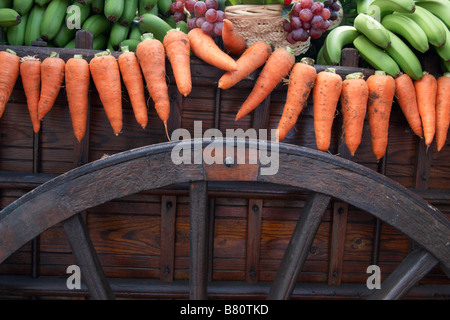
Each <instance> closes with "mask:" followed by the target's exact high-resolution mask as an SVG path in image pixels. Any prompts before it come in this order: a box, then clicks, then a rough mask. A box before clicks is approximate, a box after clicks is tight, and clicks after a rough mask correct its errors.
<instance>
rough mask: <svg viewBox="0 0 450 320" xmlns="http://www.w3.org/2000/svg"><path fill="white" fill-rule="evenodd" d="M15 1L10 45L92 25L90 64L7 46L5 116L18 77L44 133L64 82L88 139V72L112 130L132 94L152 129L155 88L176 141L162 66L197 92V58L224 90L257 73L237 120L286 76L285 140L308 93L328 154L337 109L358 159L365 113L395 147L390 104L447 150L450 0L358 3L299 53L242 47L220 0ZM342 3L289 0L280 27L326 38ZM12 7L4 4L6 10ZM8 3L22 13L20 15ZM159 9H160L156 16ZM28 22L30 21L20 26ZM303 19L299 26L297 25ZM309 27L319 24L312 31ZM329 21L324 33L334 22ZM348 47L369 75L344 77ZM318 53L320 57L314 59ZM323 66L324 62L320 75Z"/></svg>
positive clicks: (9, 17) (143, 122)
mask: <svg viewBox="0 0 450 320" xmlns="http://www.w3.org/2000/svg"><path fill="white" fill-rule="evenodd" d="M335 3H337V4H336V5H335ZM14 4H16V7H15V8H0V25H3V26H6V27H5V28H6V31H9V32H6V33H4V34H6V36H7V40H8V38H10V39H9V41H11V42H10V43H11V44H12V45H13V44H14V45H29V44H30V43H31V42H33V41H35V40H36V39H44V40H46V41H48V44H49V45H54V44H59V45H64V47H67V48H69V47H74V46H75V40H74V35H75V33H76V32H75V31H74V30H73V29H70V28H69V25H70V24H72V23H79V24H80V25H81V28H82V29H84V30H89V31H90V32H91V33H92V35H93V46H94V49H95V50H97V51H100V52H97V53H96V54H95V56H94V57H93V58H92V59H91V60H90V62H89V63H88V61H87V60H85V59H84V58H83V56H80V55H76V56H74V57H72V58H71V59H69V60H68V61H67V62H64V60H63V59H61V58H59V56H58V54H57V53H55V52H52V53H51V55H50V56H49V57H46V58H45V59H44V60H43V61H40V60H39V59H37V58H36V57H32V56H26V57H22V58H21V57H18V56H17V55H16V54H15V53H14V51H12V50H10V49H8V50H6V51H3V52H0V66H1V68H0V72H1V73H2V74H1V75H0V79H1V81H0V86H1V87H2V88H1V90H0V92H1V93H2V95H1V97H0V102H1V105H0V117H1V116H2V114H3V111H4V109H5V106H6V103H7V102H8V100H9V97H10V95H11V92H12V90H13V88H14V84H15V83H16V81H17V79H18V76H19V74H20V75H21V79H22V84H23V89H24V92H25V96H26V100H27V106H28V112H29V115H30V120H31V123H32V125H33V131H34V132H36V133H37V132H39V131H40V127H41V121H42V120H43V118H44V117H45V115H46V114H47V113H49V112H50V111H51V109H52V107H53V105H54V104H55V101H56V99H57V97H58V96H59V94H60V93H61V91H62V90H61V89H62V88H65V89H64V90H63V92H64V93H65V94H66V95H67V102H68V107H69V110H70V115H71V119H72V126H73V133H74V136H75V138H76V139H77V141H82V140H83V138H84V136H85V133H86V126H87V117H88V112H89V110H88V92H89V85H90V79H91V77H92V80H93V83H94V85H95V88H96V90H97V92H98V94H99V97H100V101H101V103H102V105H103V107H104V111H105V113H106V116H107V118H108V121H109V123H110V125H111V128H112V131H113V133H114V134H115V135H119V134H120V133H121V132H122V129H123V110H122V99H123V91H124V90H126V91H127V93H128V96H129V98H130V103H131V107H132V109H133V113H134V116H135V119H136V121H137V123H138V124H139V125H140V126H141V127H142V129H143V130H145V129H146V128H147V127H148V125H149V124H148V121H149V117H148V102H149V101H148V100H146V96H145V95H146V93H147V91H148V94H149V96H150V98H151V100H152V101H153V103H154V108H155V110H156V113H157V115H158V117H159V119H160V120H161V121H162V123H163V125H164V128H165V133H166V135H167V138H168V139H170V138H169V132H168V121H169V116H170V112H171V110H170V108H171V105H170V99H169V85H168V81H167V75H166V64H167V63H169V64H170V66H171V70H172V71H173V76H174V78H175V84H176V88H177V89H178V92H179V93H180V94H181V95H182V96H183V97H188V96H189V95H190V94H191V92H192V89H193V83H192V74H191V59H192V57H196V58H198V59H200V60H202V61H204V62H205V63H207V64H209V65H210V66H213V67H215V68H217V69H219V70H220V71H222V75H221V76H220V77H218V79H217V80H218V81H217V87H218V89H221V90H229V89H230V88H233V87H234V86H235V85H236V84H238V83H239V82H240V81H242V80H244V79H246V78H247V77H248V76H249V75H250V74H251V73H253V72H255V71H257V70H258V69H260V72H259V73H258V77H257V79H256V81H255V83H254V86H253V88H252V90H251V91H250V92H249V94H248V96H247V97H246V98H245V99H243V100H244V101H242V102H240V106H239V105H236V116H235V121H236V122H238V121H240V120H241V119H242V118H244V117H246V116H248V115H249V114H250V113H251V112H252V111H254V110H255V109H256V108H257V107H258V106H259V105H261V103H262V102H263V101H264V100H265V99H266V98H267V97H268V96H269V95H270V94H271V93H272V92H273V91H274V90H275V88H276V87H277V86H279V85H280V84H283V82H285V85H286V84H287V92H286V100H285V104H284V108H283V113H282V115H281V117H280V119H279V123H278V125H277V128H278V134H279V135H278V139H279V141H283V140H285V139H286V137H287V136H288V134H289V131H290V130H292V129H293V128H294V127H295V125H296V123H297V122H298V119H299V118H300V117H301V113H302V111H303V110H304V108H305V106H306V105H307V103H308V101H310V100H311V101H312V104H313V115H314V134H315V138H316V146H317V149H318V150H321V151H324V152H327V151H328V150H329V148H330V142H331V136H332V127H333V125H334V119H335V116H336V114H337V112H342V116H343V124H342V125H343V133H344V136H343V138H344V139H345V144H346V146H347V148H348V150H349V151H350V154H351V155H352V156H354V155H355V153H356V151H357V149H358V148H359V146H360V144H361V141H362V134H363V126H364V121H365V118H366V116H367V120H368V125H369V129H370V136H371V144H372V152H373V154H374V156H375V157H376V159H377V160H380V159H381V158H382V157H384V156H385V154H386V150H387V143H388V137H389V119H390V114H391V110H392V105H393V103H394V102H397V104H398V106H399V107H400V109H401V111H402V112H403V114H404V116H405V119H406V120H407V122H408V125H409V126H410V127H411V129H412V131H413V132H414V134H415V135H417V136H418V137H420V138H422V139H424V143H425V145H426V146H428V147H429V146H430V145H431V143H432V142H433V141H434V140H435V141H436V146H437V150H438V151H440V150H441V149H442V148H443V147H444V145H445V142H446V138H447V135H448V131H449V125H450V114H449V112H450V104H449V102H450V96H449V94H450V93H449V92H450V90H449V89H450V84H449V82H450V77H449V73H448V72H447V73H445V70H446V69H445V66H446V65H448V62H449V61H450V57H449V55H450V54H449V52H448V50H449V48H450V38H448V34H449V31H448V21H446V20H443V19H445V18H446V14H445V13H442V12H440V11H439V10H438V9H441V10H443V9H448V8H449V7H448V6H447V5H446V4H445V3H442V1H441V0H427V1H426V0H418V1H416V2H414V1H413V3H411V1H410V0H394V1H384V0H374V1H371V0H360V1H358V14H357V15H356V16H355V19H354V20H353V21H352V22H351V25H340V26H337V27H334V28H332V29H331V30H328V31H325V29H323V28H322V29H323V30H322V32H321V35H322V34H323V35H325V37H323V38H322V46H320V50H316V51H317V52H313V53H307V54H305V55H303V56H295V54H294V52H293V50H292V49H291V48H290V47H273V46H272V45H271V44H270V43H269V42H266V41H259V42H255V43H253V44H252V45H250V46H249V47H246V41H245V38H244V37H242V36H241V35H240V34H239V33H237V32H235V30H234V26H233V23H232V22H231V21H230V20H228V19H226V16H225V14H224V11H223V10H221V9H223V5H219V2H217V1H216V0H207V1H204V2H203V1H200V0H176V1H174V2H172V1H168V2H167V1H162V0H161V2H160V1H156V0H151V1H119V0H110V1H103V2H102V1H77V2H73V1H69V0H56V1H35V2H32V4H31V5H29V2H27V1H23V3H21V2H20V1H14ZM156 4H158V7H156ZM69 5H74V6H75V7H74V8H78V9H74V10H75V11H77V12H78V13H79V15H78V17H77V18H74V17H73V14H72V13H71V12H70V10H69V11H67V12H66V11H65V10H66V9H67V8H68V7H69ZM337 5H339V6H340V3H338V2H337V1H332V0H331V1H329V0H327V1H324V2H323V3H321V2H314V1H311V0H301V1H298V2H297V1H294V2H290V3H286V6H285V8H286V10H285V11H284V13H283V15H286V14H287V16H286V22H288V23H289V26H290V28H291V29H290V30H291V31H288V30H286V28H287V27H286V26H284V31H285V32H286V33H287V34H289V33H290V32H294V30H300V28H301V29H302V30H303V31H305V30H306V31H305V32H307V35H308V37H310V38H312V39H315V40H318V38H320V37H316V36H315V35H314V31H311V30H312V29H314V28H316V27H317V26H318V25H316V23H318V22H316V20H320V19H322V22H321V23H322V24H323V23H325V22H324V21H328V20H327V19H331V20H332V15H331V12H337V11H336V10H337V9H340V8H338V7H337ZM374 6H377V8H380V11H379V14H380V16H374V15H373V13H372V11H370V9H373V8H374ZM155 8H156V9H155ZM4 9H8V11H2V10H4ZM63 9H64V10H63ZM10 10H13V11H14V12H16V13H18V12H19V11H20V12H21V14H18V15H17V16H15V15H14V14H12V13H11V11H10ZM152 10H153V13H152ZM155 10H156V11H158V10H159V11H158V12H164V15H162V14H160V13H156V14H155ZM303 10H305V11H303ZM63 11H64V12H63ZM133 12H134V13H133ZM141 13H142V14H141ZM61 16H62V18H60V17H61ZM14 17H16V18H14ZM17 17H18V18H17ZM50 17H52V18H53V19H50ZM296 17H297V18H299V21H297V19H296ZM316 17H321V18H320V19H319V18H316ZM3 18H4V19H3ZM169 18H171V19H173V20H170V19H169ZM307 18H308V19H310V20H307ZM313 19H315V20H314V21H313ZM14 21H15V22H14ZM296 21H297V22H296ZM21 22H25V24H24V25H20V23H21ZM180 23H184V25H183V24H180ZM296 23H298V24H300V25H301V26H302V27H298V28H293V24H294V25H295V24H296ZM308 23H309V24H311V29H307V28H305V25H306V26H308ZM285 25H286V23H285ZM325 25H326V26H327V28H326V29H328V25H327V23H325ZM406 26H410V28H409V29H408V28H407V27H406ZM296 32H298V31H296ZM294 35H295V33H294V34H293V35H292V37H293V38H295V37H294ZM424 39H426V41H425V40H424ZM299 41H300V40H299ZM318 43H320V42H318ZM348 46H353V47H354V48H355V49H356V50H357V51H358V53H359V55H360V57H361V58H362V61H364V63H367V64H368V65H370V66H372V67H373V69H375V72H374V75H372V76H370V77H369V78H367V79H364V77H363V74H362V73H360V72H356V73H350V74H347V75H342V74H338V73H336V72H335V69H336V68H337V67H336V66H338V65H339V64H340V60H341V52H342V49H343V48H344V47H348ZM316 49H318V47H317V48H316ZM113 50H120V52H119V53H118V54H117V57H116V56H115V55H112V54H111V51H113ZM428 50H435V53H436V54H437V56H439V57H440V59H442V61H444V60H445V61H444V62H446V63H447V64H443V70H444V74H442V75H440V74H439V75H437V74H432V73H429V72H427V71H426V70H423V68H422V65H421V62H420V60H419V58H418V53H417V52H420V53H421V54H423V53H424V52H427V51H428ZM313 55H316V56H317V60H314V58H312V57H311V56H313ZM315 63H318V64H325V65H326V66H325V68H322V71H321V72H318V71H317V70H318V69H317V68H316V66H315V65H314V64H315ZM283 80H284V81H283ZM122 83H123V84H124V88H122ZM146 90H147V91H146ZM339 107H340V109H339Z"/></svg>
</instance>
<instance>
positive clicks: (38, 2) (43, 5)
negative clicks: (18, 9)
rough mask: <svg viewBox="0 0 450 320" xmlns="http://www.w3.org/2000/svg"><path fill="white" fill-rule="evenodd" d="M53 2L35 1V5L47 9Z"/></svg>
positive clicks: (47, 0) (48, 0)
mask: <svg viewBox="0 0 450 320" xmlns="http://www.w3.org/2000/svg"><path fill="white" fill-rule="evenodd" d="M50 1H52V0H34V3H35V4H37V5H38V6H40V7H45V6H46V5H47V4H48V3H49V2H50Z"/></svg>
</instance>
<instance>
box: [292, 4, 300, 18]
mask: <svg viewBox="0 0 450 320" xmlns="http://www.w3.org/2000/svg"><path fill="white" fill-rule="evenodd" d="M300 10H302V5H301V3H300V2H296V3H295V4H294V6H293V7H292V15H293V16H298V14H299V13H300Z"/></svg>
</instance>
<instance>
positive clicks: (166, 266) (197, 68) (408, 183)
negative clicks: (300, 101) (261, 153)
mask: <svg viewBox="0 0 450 320" xmlns="http://www.w3.org/2000/svg"><path fill="white" fill-rule="evenodd" d="M90 43H91V39H90V35H89V34H86V33H78V34H77V47H78V48H80V49H73V50H69V49H57V48H47V47H15V48H13V49H14V50H16V51H17V53H18V54H19V55H20V56H24V55H29V54H30V55H37V56H39V57H40V58H44V57H45V56H48V55H49V54H50V52H51V51H58V52H60V56H61V57H62V58H63V59H68V58H70V57H71V56H73V55H74V54H80V53H81V54H83V55H84V57H85V58H86V59H88V60H89V59H91V58H92V57H93V55H94V53H95V52H96V51H93V50H90V49H89V46H90ZM1 49H2V50H3V49H4V48H1ZM113 54H115V55H118V54H119V53H113ZM358 63H359V57H358V55H357V53H356V52H355V51H353V50H344V52H343V61H342V66H341V67H337V68H336V69H337V72H338V73H339V74H340V75H342V76H345V75H346V74H348V73H350V72H354V71H357V70H358V71H362V72H364V74H365V75H366V76H369V75H370V74H372V73H373V70H370V69H361V68H359V67H358ZM191 66H192V77H193V92H192V93H191V95H189V96H188V97H182V96H181V95H180V94H179V93H178V91H177V89H176V87H175V85H174V79H173V77H172V75H171V70H170V66H169V65H168V67H167V69H168V81H169V83H170V85H169V90H170V97H171V104H172V114H171V117H170V123H169V132H172V131H173V130H175V129H177V128H186V129H188V130H189V131H190V132H193V131H194V121H196V120H201V121H202V125H203V127H202V129H203V131H205V130H207V129H209V128H218V129H220V130H221V131H223V132H225V130H226V129H237V128H242V129H244V130H246V129H248V128H256V129H259V128H269V129H270V128H275V127H276V124H277V123H278V120H279V118H280V116H281V112H282V108H283V105H284V99H285V95H286V86H285V85H283V84H280V85H279V86H278V87H277V88H276V90H274V92H273V93H272V94H271V95H270V96H269V97H268V98H267V99H266V100H265V101H264V103H263V104H262V105H261V106H259V107H258V108H257V109H256V110H255V111H254V112H253V113H252V114H251V115H250V116H248V117H246V118H244V119H243V120H242V121H241V122H237V123H236V122H235V121H234V115H235V113H236V110H237V108H238V106H239V104H240V103H241V102H242V101H243V99H244V98H245V97H246V96H247V95H248V93H249V92H250V90H251V88H252V86H253V84H254V81H255V79H256V77H257V75H258V72H259V70H258V71H257V72H255V73H254V74H252V75H250V76H249V77H248V78H247V79H246V80H244V81H242V82H241V83H239V84H238V85H237V86H236V87H235V88H232V89H229V90H226V91H222V90H220V89H217V85H216V84H217V80H218V78H219V77H220V75H221V74H222V72H221V71H220V70H218V69H216V68H214V67H211V66H209V65H206V64H204V63H203V62H201V61H199V60H197V59H195V58H193V59H192V64H191ZM324 68H325V66H317V69H318V71H320V70H322V69H324ZM430 71H433V70H430ZM91 88H92V90H91V93H90V106H89V107H90V113H89V114H90V117H89V130H88V134H87V136H86V138H85V139H84V140H83V141H82V142H81V143H78V142H76V141H75V138H74V137H73V134H72V131H71V130H72V128H71V122H70V114H69V111H68V108H67V102H66V98H65V93H64V90H62V91H61V94H60V97H59V98H58V101H57V103H56V105H55V106H54V108H53V109H52V111H51V112H50V113H49V114H48V115H47V116H46V117H45V118H44V120H43V123H42V130H41V132H40V133H39V134H33V131H32V127H31V121H30V120H29V116H28V113H27V108H26V101H25V97H24V94H23V90H22V87H21V81H20V79H19V81H18V82H17V84H16V87H15V90H14V93H13V95H12V97H11V99H10V101H9V103H8V105H7V107H6V111H5V113H4V116H3V117H2V119H1V120H0V141H1V142H0V201H1V202H0V207H1V208H4V209H3V211H2V212H1V213H0V261H1V264H0V296H1V297H6V298H11V297H13V298H24V297H29V296H34V297H42V298H44V297H47V298H48V297H52V298H65V297H83V298H99V299H104V298H106V299H107V298H114V297H115V298H175V299H184V298H191V299H205V298H217V299H219V298H232V299H237V298H255V299H264V298H269V299H287V298H292V299H303V298H311V299H363V298H367V297H370V298H378V299H399V298H405V299H448V297H449V296H450V281H449V279H448V277H447V275H449V274H450V273H449V270H450V269H449V267H450V222H449V220H448V214H449V213H450V163H449V162H448V158H449V156H450V145H449V144H448V143H447V145H446V146H445V147H444V149H443V150H442V151H441V152H439V153H437V152H436V151H435V147H434V145H433V146H432V147H431V148H430V149H428V150H426V148H425V146H424V144H423V142H422V141H420V139H418V138H417V137H415V136H414V134H413V133H412V131H411V130H410V129H409V127H408V125H407V123H406V121H405V119H404V117H403V115H402V113H401V111H400V109H399V108H398V106H396V105H395V106H394V107H393V112H392V117H391V126H390V134H389V146H388V152H387V156H386V157H385V158H383V159H382V160H381V161H380V162H377V161H376V160H375V157H374V156H373V154H372V152H371V146H370V133H369V131H368V127H367V125H366V127H365V131H364V134H363V142H362V145H361V147H360V148H359V150H358V152H357V154H356V155H355V156H354V157H353V158H351V157H350V156H349V155H348V152H347V150H346V147H345V145H344V144H343V143H342V139H341V136H342V132H341V115H340V114H338V115H337V117H336V121H335V126H334V132H333V138H332V141H333V144H332V147H331V148H330V152H329V153H323V152H318V151H317V150H316V147H315V140H314V131H313V122H312V106H311V104H309V105H308V107H307V108H306V110H304V112H303V114H302V115H301V118H300V119H299V121H298V124H297V126H296V128H295V129H293V130H291V132H290V134H289V135H288V137H287V138H286V139H285V141H284V143H282V144H280V145H279V153H280V169H279V172H278V173H277V174H276V175H274V176H263V175H261V174H260V170H261V167H262V164H261V163H257V164H240V165H225V164H223V165H218V164H217V165H214V164H213V165H206V164H205V163H201V164H192V165H175V164H174V163H173V162H172V161H171V160H170V154H171V150H172V148H173V146H174V145H175V144H177V143H178V142H175V141H173V142H167V139H166V136H165V133H164V128H163V126H162V123H160V121H159V120H158V118H157V116H156V113H155V111H154V110H153V108H152V107H153V105H152V102H151V100H149V117H150V119H149V123H150V125H149V128H148V129H146V130H145V131H144V130H142V128H141V127H140V126H139V125H138V124H137V123H136V121H135V120H134V115H133V112H132V109H131V106H130V104H129V99H128V97H127V94H126V90H125V89H124V129H123V133H122V134H120V135H119V136H118V137H116V136H115V135H114V134H113V132H112V130H111V128H110V127H109V123H108V120H107V118H106V115H105V114H104V111H103V107H102V105H101V103H100V101H99V98H98V95H97V93H96V91H95V87H94V86H93V85H92V86H91ZM183 143H185V144H187V145H189V147H192V148H196V147H198V148H205V147H206V146H207V144H208V142H207V141H201V140H197V141H194V140H192V141H191V140H188V141H184V142H183ZM235 143H238V142H237V141H235ZM235 147H237V145H235ZM260 147H261V146H260V145H258V143H256V142H255V141H247V142H246V143H245V148H246V150H247V151H248V152H257V151H258V150H259V148H260ZM269 147H275V146H273V145H272V144H269ZM20 197H21V198H20ZM18 198H20V199H19V200H17V199H18ZM15 200H17V201H15ZM14 201H15V202H14ZM74 264H76V265H78V266H80V267H81V270H82V274H83V280H84V282H83V286H82V288H81V289H80V290H69V289H68V288H67V286H66V280H67V277H68V276H69V274H67V267H68V266H70V265H74ZM369 266H378V267H379V268H380V269H379V270H381V280H382V288H381V289H380V290H377V289H375V290H373V289H372V290H371V289H369V288H368V286H367V282H366V281H367V279H368V277H369V276H370V275H371V274H370V272H369V273H368V267H369Z"/></svg>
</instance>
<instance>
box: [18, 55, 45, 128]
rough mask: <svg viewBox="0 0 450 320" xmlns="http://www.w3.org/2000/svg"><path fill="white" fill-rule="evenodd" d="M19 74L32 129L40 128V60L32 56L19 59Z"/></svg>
mask: <svg viewBox="0 0 450 320" xmlns="http://www.w3.org/2000/svg"><path fill="white" fill-rule="evenodd" d="M21 61H22V63H21V64H20V76H21V78H22V85H23V91H24V92H25V96H26V98H27V107H28V113H29V114H30V119H31V124H32V125H33V131H34V132H35V133H38V132H39V130H41V121H40V120H39V116H38V105H39V97H40V95H41V61H40V60H39V59H38V58H36V57H32V56H26V57H23V58H22V59H21Z"/></svg>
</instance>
